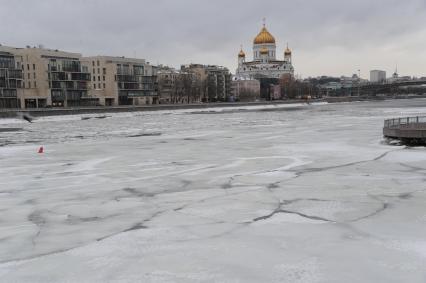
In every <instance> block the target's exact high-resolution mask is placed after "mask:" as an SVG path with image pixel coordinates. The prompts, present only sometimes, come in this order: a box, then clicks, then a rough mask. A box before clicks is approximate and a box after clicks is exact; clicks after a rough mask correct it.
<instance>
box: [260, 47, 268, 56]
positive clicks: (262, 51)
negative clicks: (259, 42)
mask: <svg viewBox="0 0 426 283" xmlns="http://www.w3.org/2000/svg"><path fill="white" fill-rule="evenodd" d="M260 54H268V48H266V47H265V46H263V47H262V48H261V49H260Z"/></svg>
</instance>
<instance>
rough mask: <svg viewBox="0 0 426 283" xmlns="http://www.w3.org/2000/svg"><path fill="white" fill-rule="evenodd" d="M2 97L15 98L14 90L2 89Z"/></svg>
mask: <svg viewBox="0 0 426 283" xmlns="http://www.w3.org/2000/svg"><path fill="white" fill-rule="evenodd" d="M3 97H17V92H16V89H3Z"/></svg>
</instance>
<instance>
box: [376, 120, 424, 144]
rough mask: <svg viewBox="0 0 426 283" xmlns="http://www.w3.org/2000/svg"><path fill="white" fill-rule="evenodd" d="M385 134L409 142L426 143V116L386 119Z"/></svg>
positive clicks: (387, 136)
mask: <svg viewBox="0 0 426 283" xmlns="http://www.w3.org/2000/svg"><path fill="white" fill-rule="evenodd" d="M383 136H385V137H386V138H391V139H399V140H401V141H402V142H403V143H407V144H426V116H416V117H404V118H394V119H388V120H385V124H384V126H383Z"/></svg>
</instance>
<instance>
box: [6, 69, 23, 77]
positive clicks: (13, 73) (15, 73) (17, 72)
mask: <svg viewBox="0 0 426 283" xmlns="http://www.w3.org/2000/svg"><path fill="white" fill-rule="evenodd" d="M9 79H22V70H19V69H13V70H9Z"/></svg>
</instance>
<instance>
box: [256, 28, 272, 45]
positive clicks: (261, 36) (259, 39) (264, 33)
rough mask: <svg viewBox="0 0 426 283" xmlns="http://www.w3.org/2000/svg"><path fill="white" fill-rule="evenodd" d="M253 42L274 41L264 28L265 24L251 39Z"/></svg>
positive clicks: (264, 42)
mask: <svg viewBox="0 0 426 283" xmlns="http://www.w3.org/2000/svg"><path fill="white" fill-rule="evenodd" d="M253 43H254V44H266V43H275V38H274V37H273V36H272V34H271V33H270V32H269V31H268V30H267V29H266V27H265V25H263V28H262V30H261V31H260V32H259V34H258V35H257V36H256V37H255V38H254V40H253Z"/></svg>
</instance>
